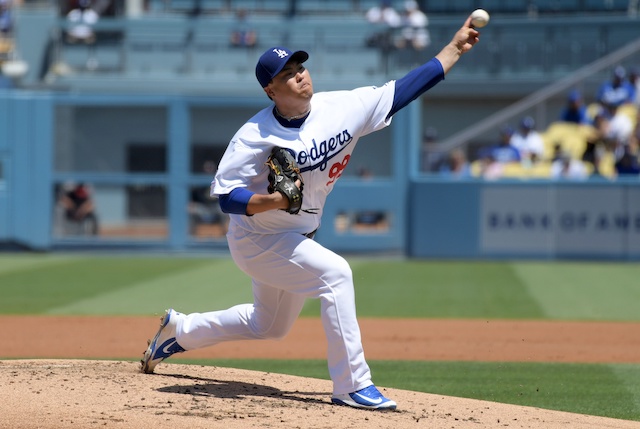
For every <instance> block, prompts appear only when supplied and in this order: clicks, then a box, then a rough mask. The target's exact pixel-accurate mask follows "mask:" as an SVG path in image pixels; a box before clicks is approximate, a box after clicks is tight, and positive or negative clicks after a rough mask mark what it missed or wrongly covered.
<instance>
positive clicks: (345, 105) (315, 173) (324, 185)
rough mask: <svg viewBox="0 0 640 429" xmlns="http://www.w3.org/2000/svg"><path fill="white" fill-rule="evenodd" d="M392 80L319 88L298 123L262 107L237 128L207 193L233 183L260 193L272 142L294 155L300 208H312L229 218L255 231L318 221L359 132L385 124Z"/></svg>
mask: <svg viewBox="0 0 640 429" xmlns="http://www.w3.org/2000/svg"><path fill="white" fill-rule="evenodd" d="M394 91H395V81H391V82H388V83H387V84H385V85H384V86H381V87H373V86H372V87H362V88H357V89H354V90H351V91H333V92H320V93H317V94H314V95H313V98H312V99H311V112H310V114H309V117H307V119H306V120H305V122H304V123H303V124H302V126H301V127H300V128H287V127H283V126H282V125H281V124H280V123H279V122H278V121H277V120H276V118H275V117H274V116H273V106H270V107H268V108H265V109H263V110H262V111H260V112H259V113H258V114H257V115H255V116H254V117H253V118H251V119H250V120H249V121H247V123H246V124H244V125H243V126H242V128H240V130H238V132H237V133H236V135H235V136H234V137H233V138H232V139H231V143H230V144H229V146H228V148H227V150H226V152H225V154H224V155H223V157H222V160H221V161H220V165H219V168H218V171H217V173H216V176H215V179H214V180H213V182H212V184H211V194H212V195H224V194H228V193H229V192H231V191H232V190H233V189H235V188H237V187H246V188H247V189H248V190H249V191H252V192H255V193H259V194H266V193H267V186H268V184H269V182H268V179H267V175H268V168H267V166H266V165H265V162H266V160H267V157H268V156H269V153H270V152H271V149H272V148H273V147H274V146H280V147H284V148H286V149H288V150H290V151H291V153H292V154H293V155H294V157H295V159H296V161H297V162H298V165H299V166H300V170H301V172H302V177H303V179H304V190H303V195H304V197H303V204H302V208H303V209H312V208H313V209H318V211H317V213H302V212H301V213H300V214H298V215H291V214H289V213H287V212H285V211H282V210H270V211H266V212H263V213H258V214H255V215H253V216H245V215H236V214H231V215H230V218H231V222H233V223H235V224H236V225H237V226H239V227H241V228H243V229H245V230H248V231H252V232H256V233H261V234H271V233H277V232H284V231H288V232H299V233H301V234H306V233H309V232H311V231H314V230H315V229H317V228H318V227H319V226H320V219H321V217H322V208H323V206H324V203H325V200H326V198H327V195H328V194H329V193H330V192H331V190H332V189H333V186H334V185H335V183H336V181H337V180H338V179H339V178H340V176H341V175H342V173H343V171H344V169H345V168H346V167H347V164H348V163H349V159H350V158H351V154H352V152H353V150H354V148H355V146H356V143H357V142H358V139H360V137H362V136H365V135H367V134H369V133H372V132H374V131H377V130H379V129H382V128H384V127H386V126H388V125H389V124H390V123H391V119H390V118H389V119H387V115H388V113H389V111H390V110H391V107H392V103H393V97H394Z"/></svg>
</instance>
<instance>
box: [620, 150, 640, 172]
mask: <svg viewBox="0 0 640 429" xmlns="http://www.w3.org/2000/svg"><path fill="white" fill-rule="evenodd" d="M615 167H616V174H617V175H618V176H638V175H640V161H639V160H638V151H637V150H633V149H632V148H631V146H630V145H627V146H625V147H624V148H623V152H622V154H621V155H620V158H619V159H618V160H617V161H616V165H615Z"/></svg>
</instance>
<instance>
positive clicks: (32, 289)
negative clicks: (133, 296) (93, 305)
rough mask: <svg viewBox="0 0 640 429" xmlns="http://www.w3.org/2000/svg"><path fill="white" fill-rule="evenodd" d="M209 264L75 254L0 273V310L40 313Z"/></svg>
mask: <svg viewBox="0 0 640 429" xmlns="http://www.w3.org/2000/svg"><path fill="white" fill-rule="evenodd" d="M209 263H210V261H209V260H204V259H180V258H174V259H171V258H163V259H158V258H109V257H95V258H94V257H91V258H84V257H79V258H76V259H73V260H68V261H64V262H61V263H59V264H55V265H45V266H37V267H34V268H33V269H29V270H21V271H9V272H5V273H1V274H0V285H1V286H0V287H1V290H2V298H1V299H0V312H1V313H4V314H42V313H46V312H47V311H48V310H49V309H51V308H56V307H62V306H65V305H69V304H71V303H73V302H76V301H78V300H83V299H87V298H90V297H95V296H99V295H101V294H104V293H107V292H109V291H114V290H119V289H126V288H128V287H130V286H132V285H135V284H137V283H139V282H143V281H149V280H151V279H160V278H163V277H164V276H166V275H169V274H173V273H176V272H180V271H185V270H190V269H192V268H193V267H198V266H202V265H204V264H209Z"/></svg>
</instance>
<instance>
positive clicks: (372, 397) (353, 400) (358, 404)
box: [331, 384, 397, 410]
mask: <svg viewBox="0 0 640 429" xmlns="http://www.w3.org/2000/svg"><path fill="white" fill-rule="evenodd" d="M331 402H333V403H334V404H338V405H347V406H349V407H354V408H365V409H369V410H395V409H396V406H397V405H396V403H395V402H394V401H392V400H391V399H389V398H385V397H384V396H383V395H382V393H380V391H379V390H378V389H376V386H374V385H373V384H372V385H371V386H369V387H365V388H364V389H360V390H358V391H355V392H352V393H344V394H342V395H335V396H334V397H333V398H331Z"/></svg>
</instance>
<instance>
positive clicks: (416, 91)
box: [387, 58, 444, 118]
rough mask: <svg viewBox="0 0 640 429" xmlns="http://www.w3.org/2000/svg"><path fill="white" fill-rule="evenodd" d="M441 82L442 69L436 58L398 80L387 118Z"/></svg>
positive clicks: (442, 76)
mask: <svg viewBox="0 0 640 429" xmlns="http://www.w3.org/2000/svg"><path fill="white" fill-rule="evenodd" d="M441 80H444V69H443V68H442V64H440V61H439V60H438V59H437V58H432V59H431V60H430V61H427V62H426V63H424V64H423V65H421V66H420V67H416V68H415V69H413V70H411V71H410V72H409V73H407V74H406V75H405V76H404V77H401V78H400V79H398V80H397V81H396V92H395V94H394V95H393V105H392V106H391V111H390V112H389V114H388V115H387V118H390V117H392V116H393V115H395V114H396V113H397V112H398V111H399V110H400V109H402V108H403V107H405V106H406V105H408V104H409V103H411V102H412V101H413V100H415V99H416V98H418V97H419V96H421V95H422V94H424V93H425V92H426V91H428V90H429V89H431V88H433V86H434V85H435V84H437V83H438V82H440V81H441Z"/></svg>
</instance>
